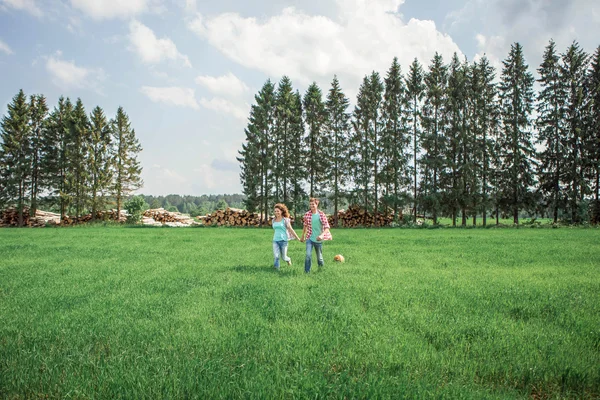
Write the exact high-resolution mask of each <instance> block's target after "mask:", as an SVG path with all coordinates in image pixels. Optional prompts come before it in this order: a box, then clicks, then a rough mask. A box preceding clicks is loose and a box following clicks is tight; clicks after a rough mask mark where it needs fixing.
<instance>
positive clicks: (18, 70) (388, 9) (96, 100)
mask: <svg viewBox="0 0 600 400" xmlns="http://www.w3.org/2000/svg"><path fill="white" fill-rule="evenodd" d="M550 38H553V39H554V40H555V41H556V42H557V46H558V49H559V50H560V51H563V50H565V49H566V47H567V46H568V45H569V44H570V43H571V42H572V41H573V40H577V41H578V42H579V43H580V45H581V46H582V47H583V48H584V49H585V50H586V51H588V52H590V53H592V52H594V50H595V49H596V47H597V46H599V45H600V2H597V1H592V0H570V1H569V0H488V1H485V0H448V1H442V0H405V1H402V0H305V1H299V0H287V1H286V0H273V1H264V0H246V1H233V0H221V1H219V2H212V1H211V2H209V1H201V0H119V1H117V0H0V76H1V77H2V79H1V80H0V112H1V113H2V114H5V112H6V105H7V104H8V103H9V102H10V101H11V99H12V98H13V97H14V95H15V94H16V93H17V92H18V91H19V89H23V90H24V91H25V93H27V94H28V95H31V94H37V93H40V94H44V95H45V96H46V97H47V99H48V103H49V105H50V106H51V108H53V107H54V106H55V105H56V103H57V101H58V98H59V96H60V95H64V96H66V97H70V98H71V99H72V100H75V99H76V98H81V99H82V101H83V103H84V104H85V106H86V108H87V111H88V112H90V111H91V110H92V108H94V107H95V106H96V105H99V106H100V107H102V108H103V109H104V111H105V113H106V114H107V115H108V116H109V117H112V116H114V114H115V112H116V110H117V108H118V107H119V106H123V108H124V109H125V111H126V112H127V113H128V114H129V117H130V119H131V123H132V126H133V128H134V129H135V130H136V134H137V137H138V139H139V140H140V142H141V144H142V147H143V149H144V150H143V151H142V153H141V154H140V161H141V162H142V166H143V168H144V170H143V179H144V182H145V185H144V187H143V188H142V189H141V190H140V193H144V194H153V195H161V194H162V195H166V194H170V193H177V194H189V195H201V194H218V193H240V192H241V185H240V182H239V165H238V163H237V161H236V160H235V157H236V155H237V151H238V150H239V149H240V148H241V145H242V142H243V140H244V128H245V126H246V123H247V121H246V118H247V116H248V111H249V108H250V104H252V102H253V98H254V94H256V92H257V91H258V90H259V89H260V87H261V86H262V85H263V83H264V82H265V81H266V80H267V79H269V78H270V79H271V80H272V81H274V82H278V81H279V80H280V79H281V77H282V76H283V75H284V74H285V75H288V76H289V77H290V78H291V79H292V82H293V83H294V86H295V88H297V89H298V90H300V92H301V93H304V92H305V91H306V88H307V87H308V85H309V84H310V83H311V82H313V81H315V82H317V83H318V84H319V85H320V86H321V89H322V90H323V92H324V93H326V91H327V90H328V89H329V86H330V83H331V80H332V78H333V76H334V74H336V75H337V76H338V78H339V80H340V83H341V85H342V88H343V89H344V91H345V93H346V95H347V96H348V97H350V99H351V101H353V100H354V97H355V95H356V91H357V89H358V86H359V85H360V82H361V80H362V77H363V76H364V75H365V74H368V73H370V72H371V71H373V70H375V71H378V72H380V73H381V74H382V75H385V73H386V71H387V69H388V68H389V66H390V64H391V61H392V59H393V57H394V56H397V57H398V59H399V61H400V63H401V65H402V67H403V71H407V70H408V66H409V64H410V62H411V61H412V60H413V58H414V57H417V58H418V59H419V60H420V61H421V63H423V64H424V65H425V66H426V65H428V64H429V60H431V58H432V56H433V54H434V52H435V51H438V52H440V53H441V54H442V55H443V56H444V59H445V60H447V61H448V60H449V59H450V57H451V56H452V54H453V53H454V52H458V53H459V54H460V55H461V56H465V57H467V58H468V59H469V60H473V59H476V58H477V57H480V56H481V55H483V54H486V55H487V56H488V58H490V60H491V61H492V63H494V64H495V65H496V66H497V67H499V66H500V63H501V60H502V59H504V58H505V57H506V56H507V54H508V51H509V48H510V44H511V43H513V42H515V41H519V42H521V44H522V45H523V46H524V50H525V55H526V57H527V61H528V63H529V65H530V68H531V70H532V72H535V69H537V67H538V65H539V63H540V61H541V56H542V52H543V49H544V46H546V44H547V43H548V40H549V39H550Z"/></svg>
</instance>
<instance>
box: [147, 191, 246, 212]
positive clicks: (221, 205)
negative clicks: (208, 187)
mask: <svg viewBox="0 0 600 400" xmlns="http://www.w3.org/2000/svg"><path fill="white" fill-rule="evenodd" d="M143 197H144V201H145V202H146V204H147V205H148V208H152V209H154V208H164V209H165V210H167V211H173V212H180V213H183V214H189V215H190V216H192V217H195V216H198V215H206V214H209V213H212V212H213V211H215V210H225V209H226V208H227V207H232V208H243V207H244V196H243V195H241V194H222V195H221V194H218V195H214V194H213V195H206V194H204V195H202V196H189V195H185V196H182V195H178V194H169V195H166V196H152V195H143Z"/></svg>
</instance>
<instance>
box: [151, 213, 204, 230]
mask: <svg viewBox="0 0 600 400" xmlns="http://www.w3.org/2000/svg"><path fill="white" fill-rule="evenodd" d="M142 224H144V225H152V226H163V225H166V226H172V227H183V226H191V225H199V223H198V222H196V221H195V220H194V219H193V218H191V217H188V216H187V215H184V214H181V213H179V212H171V211H167V210H165V209H164V208H154V209H151V210H146V211H144V214H143V216H142Z"/></svg>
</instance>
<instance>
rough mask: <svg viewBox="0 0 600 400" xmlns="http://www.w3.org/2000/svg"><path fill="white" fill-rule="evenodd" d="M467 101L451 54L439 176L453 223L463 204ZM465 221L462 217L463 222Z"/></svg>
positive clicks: (455, 58)
mask: <svg viewBox="0 0 600 400" xmlns="http://www.w3.org/2000/svg"><path fill="white" fill-rule="evenodd" d="M466 104H467V85H466V76H465V71H464V68H463V65H462V64H461V62H460V60H459V58H458V55H457V54H456V53H454V55H453V57H452V60H451V62H450V65H449V67H448V96H447V103H446V117H447V121H448V126H447V130H446V141H447V143H446V154H445V158H446V168H445V172H444V174H443V176H442V185H443V186H444V191H445V194H444V201H443V202H444V206H445V209H446V210H447V212H448V214H449V215H450V216H451V218H452V225H453V226H455V225H456V219H457V216H458V210H459V209H461V208H462V206H463V205H464V203H465V194H464V188H463V185H462V182H463V180H462V176H461V174H462V172H463V171H462V167H463V162H464V156H465V153H464V149H463V143H464V140H465V134H466V133H465V118H466V115H465V113H466ZM464 222H465V221H464V220H463V223H464Z"/></svg>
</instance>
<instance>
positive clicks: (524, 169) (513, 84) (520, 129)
mask: <svg viewBox="0 0 600 400" xmlns="http://www.w3.org/2000/svg"><path fill="white" fill-rule="evenodd" d="M533 82H534V78H533V75H532V74H531V72H529V70H528V65H527V64H526V63H525V58H524V55H523V47H522V46H521V45H520V44H519V43H514V44H513V45H511V49H510V53H509V55H508V57H507V58H506V60H504V61H503V68H502V77H501V82H500V100H501V104H502V125H503V132H502V133H503V134H502V136H501V137H500V148H501V149H502V157H501V158H502V167H501V168H502V171H503V172H502V175H501V189H502V193H503V197H504V201H505V207H506V208H507V209H508V210H510V211H511V212H512V215H513V221H514V223H515V224H518V223H519V211H520V210H521V209H523V208H525V207H527V206H528V205H530V204H531V201H532V198H531V189H532V187H533V185H534V183H535V182H534V170H533V168H534V162H535V160H534V155H535V150H534V148H533V144H532V132H531V125H532V123H531V113H532V111H533V102H534V98H533Z"/></svg>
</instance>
